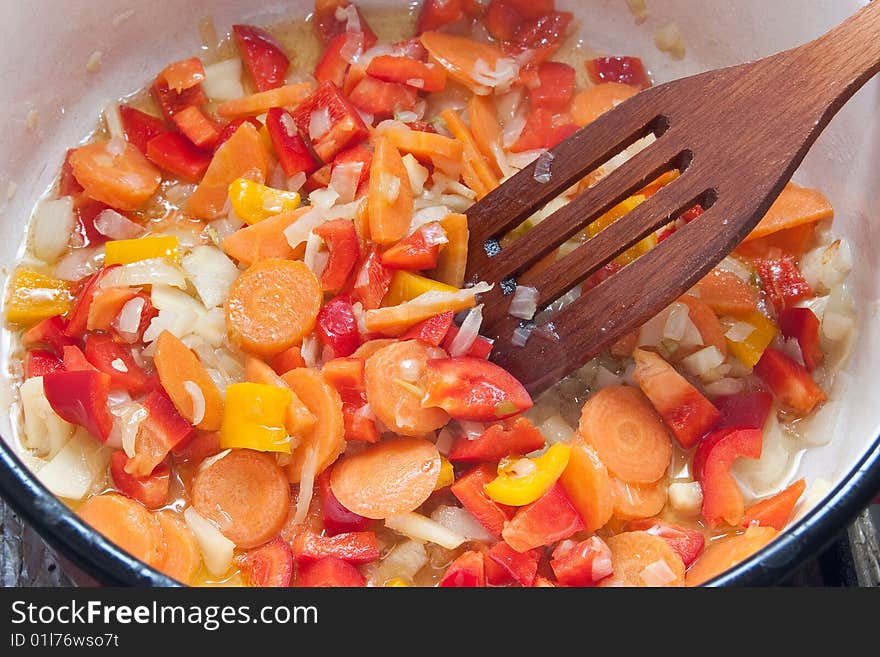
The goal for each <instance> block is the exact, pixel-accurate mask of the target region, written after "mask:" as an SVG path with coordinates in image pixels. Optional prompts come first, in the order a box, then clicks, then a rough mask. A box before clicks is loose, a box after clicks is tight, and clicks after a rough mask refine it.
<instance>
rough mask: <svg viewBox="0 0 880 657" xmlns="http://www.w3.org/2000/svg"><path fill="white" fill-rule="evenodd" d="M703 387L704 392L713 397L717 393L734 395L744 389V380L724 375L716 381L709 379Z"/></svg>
mask: <svg viewBox="0 0 880 657" xmlns="http://www.w3.org/2000/svg"><path fill="white" fill-rule="evenodd" d="M719 369H720V368H719ZM703 388H705V390H706V392H707V393H709V394H710V395H712V396H713V397H715V396H719V395H735V394H738V393H740V392H744V391H745V389H746V382H745V381H744V380H743V379H735V378H732V377H725V378H723V379H718V380H717V381H710V382H709V383H707V384H705V385H704V386H703Z"/></svg>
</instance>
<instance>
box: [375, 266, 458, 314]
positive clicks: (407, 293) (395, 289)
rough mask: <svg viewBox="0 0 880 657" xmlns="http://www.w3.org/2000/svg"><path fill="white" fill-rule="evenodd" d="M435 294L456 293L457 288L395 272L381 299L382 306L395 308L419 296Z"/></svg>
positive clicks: (406, 273) (414, 275)
mask: <svg viewBox="0 0 880 657" xmlns="http://www.w3.org/2000/svg"><path fill="white" fill-rule="evenodd" d="M432 290H433V291H437V292H458V288H457V287H452V286H451V285H447V284H446V283H441V282H440V281H435V280H434V279H431V278H425V277H424V276H419V275H418V274H413V273H411V272H408V271H402V270H400V271H396V272H394V276H393V277H392V278H391V285H389V287H388V293H387V294H386V295H385V298H384V299H382V305H383V306H397V305H400V304H401V303H404V302H406V301H411V300H412V299H415V298H416V297H417V296H419V295H420V294H424V293H425V292H431V291H432Z"/></svg>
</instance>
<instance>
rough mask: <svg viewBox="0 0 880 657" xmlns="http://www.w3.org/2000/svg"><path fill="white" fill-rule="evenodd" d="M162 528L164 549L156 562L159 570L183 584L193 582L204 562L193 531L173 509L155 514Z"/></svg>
mask: <svg viewBox="0 0 880 657" xmlns="http://www.w3.org/2000/svg"><path fill="white" fill-rule="evenodd" d="M153 516H154V517H155V518H156V520H157V521H158V522H159V526H160V527H161V528H162V538H163V549H162V553H161V555H160V557H159V561H158V563H157V564H156V570H159V571H161V572H163V573H165V574H166V575H168V577H171V578H172V579H176V580H177V581H178V582H180V583H181V584H192V581H193V578H194V577H195V576H196V573H197V572H198V571H199V567H200V566H201V564H202V553H201V550H200V549H199V544H198V543H197V542H196V537H195V536H193V533H192V531H191V530H190V528H189V527H188V526H187V524H186V523H185V522H184V521H183V519H182V518H181V517H180V516H178V515H177V514H176V513H174V512H173V511H159V512H158V513H155V514H153Z"/></svg>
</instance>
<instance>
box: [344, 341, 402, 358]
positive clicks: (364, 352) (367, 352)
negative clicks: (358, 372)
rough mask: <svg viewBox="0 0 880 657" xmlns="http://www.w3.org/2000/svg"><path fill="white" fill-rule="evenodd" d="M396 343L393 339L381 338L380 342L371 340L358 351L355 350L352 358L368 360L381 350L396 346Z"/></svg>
mask: <svg viewBox="0 0 880 657" xmlns="http://www.w3.org/2000/svg"><path fill="white" fill-rule="evenodd" d="M396 342H397V340H392V339H391V338H379V339H378V340H369V341H367V342H364V343H363V344H362V345H361V346H360V347H358V348H357V349H355V350H354V353H353V354H352V355H351V357H352V358H360V359H362V360H367V358H369V357H370V356H372V355H373V354H375V353H376V352H377V351H379V350H380V349H384V348H385V347H387V346H388V345H390V344H394V343H396Z"/></svg>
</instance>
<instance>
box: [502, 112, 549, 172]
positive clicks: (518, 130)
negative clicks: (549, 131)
mask: <svg viewBox="0 0 880 657" xmlns="http://www.w3.org/2000/svg"><path fill="white" fill-rule="evenodd" d="M525 127H526V117H525V116H521V115H519V114H518V115H516V116H514V117H513V118H511V119H510V120H509V121H507V123H505V124H504V129H503V130H502V132H501V144H502V146H504V148H510V147H511V146H513V145H514V144H515V143H516V141H517V140H518V139H519V137H520V135H521V134H522V131H523V129H525ZM542 152H543V151H542ZM515 155H518V154H511V155H510V157H511V158H513V157H514V156H515ZM514 166H515V165H514ZM517 168H518V169H522V168H524V167H522V166H520V167H517Z"/></svg>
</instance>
